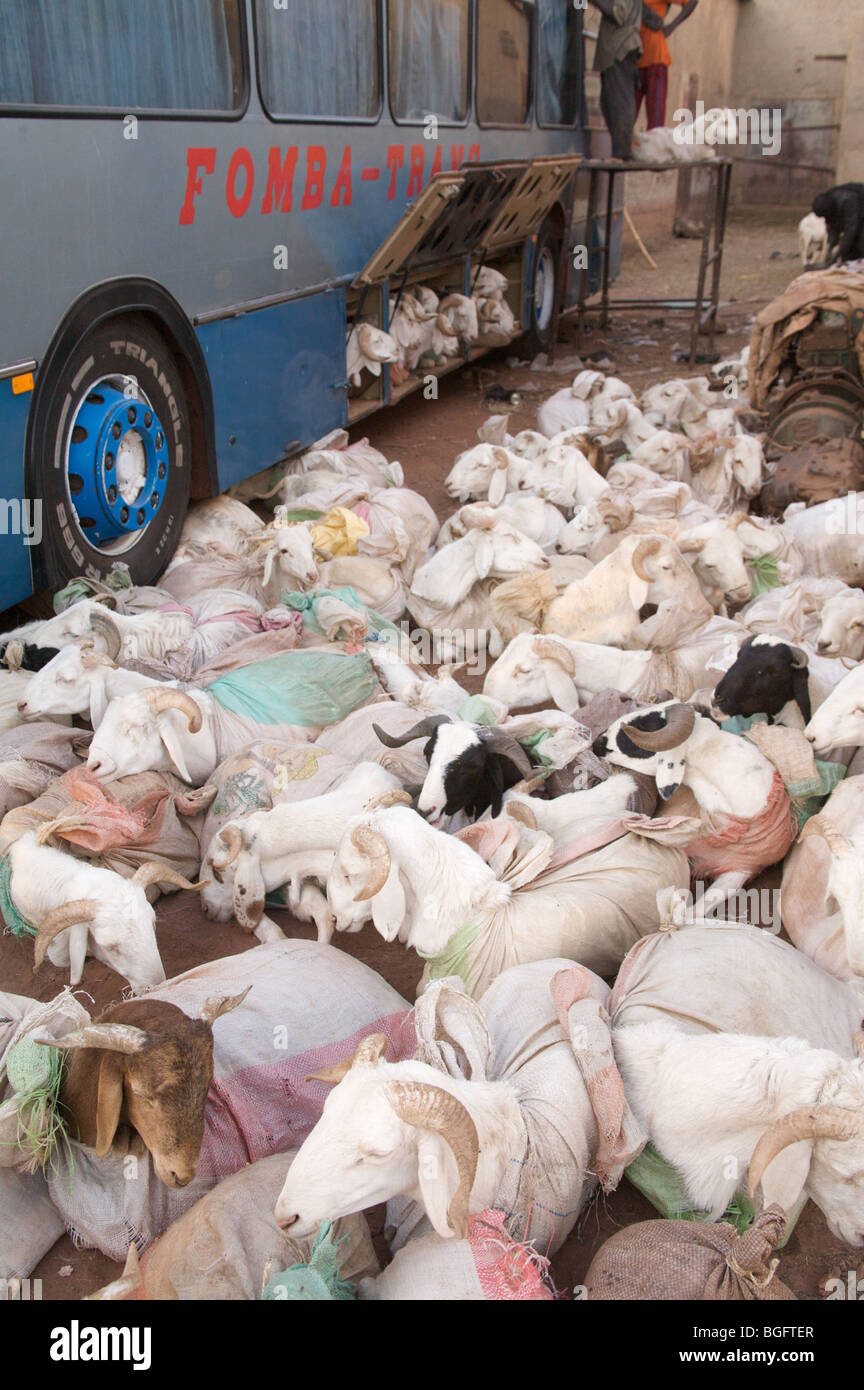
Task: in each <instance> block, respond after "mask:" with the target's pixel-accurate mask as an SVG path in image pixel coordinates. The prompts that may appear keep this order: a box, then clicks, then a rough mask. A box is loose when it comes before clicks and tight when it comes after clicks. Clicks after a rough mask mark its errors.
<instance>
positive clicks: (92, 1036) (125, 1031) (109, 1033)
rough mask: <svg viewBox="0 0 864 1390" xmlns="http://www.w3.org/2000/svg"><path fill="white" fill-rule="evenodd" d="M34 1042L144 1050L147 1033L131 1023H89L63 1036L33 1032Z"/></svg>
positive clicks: (47, 1044) (119, 1050)
mask: <svg viewBox="0 0 864 1390" xmlns="http://www.w3.org/2000/svg"><path fill="white" fill-rule="evenodd" d="M30 1036H31V1037H32V1039H33V1041H34V1042H38V1043H41V1044H42V1046H43V1047H62V1048H69V1049H70V1050H71V1049H74V1048H78V1047H98V1048H102V1049H103V1050H105V1051H108V1052H129V1053H133V1052H143V1051H144V1048H145V1047H146V1046H147V1034H146V1032H145V1031H144V1029H143V1028H135V1027H133V1026H132V1025H131V1024H129V1023H87V1024H85V1026H84V1027H83V1028H77V1029H76V1030H75V1032H74V1033H67V1034H66V1035H65V1037H62V1038H45V1037H39V1036H37V1034H36V1033H31V1034H30Z"/></svg>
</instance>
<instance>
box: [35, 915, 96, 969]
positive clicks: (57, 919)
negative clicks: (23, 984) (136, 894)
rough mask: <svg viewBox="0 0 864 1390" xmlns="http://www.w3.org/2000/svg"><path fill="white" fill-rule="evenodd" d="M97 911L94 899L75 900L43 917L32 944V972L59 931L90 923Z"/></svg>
mask: <svg viewBox="0 0 864 1390" xmlns="http://www.w3.org/2000/svg"><path fill="white" fill-rule="evenodd" d="M98 911H99V902H98V900H97V899H96V898H76V900H75V901H74V902H71V903H64V904H63V906H62V907H55V908H53V909H52V911H51V912H49V913H48V914H47V915H46V916H45V917H43V919H42V921H41V923H40V924H39V930H38V932H37V933H36V940H35V942H34V950H33V969H34V971H35V970H38V969H39V966H40V965H41V964H42V962H43V960H44V959H45V952H46V950H47V949H48V947H49V945H50V944H51V942H52V941H53V940H54V938H55V936H59V935H60V932H61V931H66V930H67V929H68V928H69V927H74V926H76V925H77V923H79V922H92V921H93V918H94V917H95V916H96V913H97V912H98Z"/></svg>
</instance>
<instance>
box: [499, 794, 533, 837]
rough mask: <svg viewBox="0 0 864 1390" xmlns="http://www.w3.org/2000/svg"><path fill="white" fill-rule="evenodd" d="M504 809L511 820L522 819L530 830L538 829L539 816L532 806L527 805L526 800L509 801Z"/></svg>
mask: <svg viewBox="0 0 864 1390" xmlns="http://www.w3.org/2000/svg"><path fill="white" fill-rule="evenodd" d="M504 809H505V811H506V812H507V814H508V816H509V817H510V819H511V820H516V821H521V823H522V824H523V825H527V826H528V829H529V830H536V829H537V817H536V816H535V814H534V812H533V811H532V810H531V807H530V806H526V805H525V804H524V802H522V801H508V802H507V805H506V806H505V807H504Z"/></svg>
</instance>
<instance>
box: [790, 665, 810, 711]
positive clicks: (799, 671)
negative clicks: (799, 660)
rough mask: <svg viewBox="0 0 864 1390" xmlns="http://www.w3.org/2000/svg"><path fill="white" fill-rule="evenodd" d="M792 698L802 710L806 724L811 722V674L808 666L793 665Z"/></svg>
mask: <svg viewBox="0 0 864 1390" xmlns="http://www.w3.org/2000/svg"><path fill="white" fill-rule="evenodd" d="M792 699H793V700H794V701H795V703H796V705H797V706H798V708H799V709H800V711H801V715H802V718H803V720H804V723H805V724H809V723H810V718H811V714H810V675H809V671H808V669H807V667H806V666H793V667H792Z"/></svg>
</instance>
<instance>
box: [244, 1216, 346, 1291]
mask: <svg viewBox="0 0 864 1390" xmlns="http://www.w3.org/2000/svg"><path fill="white" fill-rule="evenodd" d="M347 1240H350V1237H349V1236H343V1238H342V1240H340V1241H335V1240H334V1239H333V1226H332V1223H331V1222H330V1221H322V1222H321V1225H320V1226H319V1227H318V1234H317V1235H316V1237H315V1244H314V1245H313V1246H312V1254H311V1255H310V1257H309V1263H308V1264H305V1265H304V1264H300V1265H290V1266H289V1268H288V1269H283V1271H282V1273H281V1274H274V1276H273V1278H272V1279H271V1280H270V1281H269V1282H268V1283H267V1284H265V1286H264V1292H263V1293H262V1295H261V1297H262V1298H263V1299H264V1300H265V1301H267V1302H270V1301H273V1302H276V1301H278V1302H291V1303H294V1302H307V1303H314V1302H331V1303H332V1302H339V1303H348V1302H354V1301H356V1298H357V1295H356V1293H355V1292H354V1285H353V1284H352V1283H351V1282H350V1281H349V1280H347V1279H340V1278H339V1270H340V1269H341V1268H342V1265H343V1263H344V1260H345V1255H346V1254H347V1253H348V1252H347V1250H346V1251H345V1252H344V1254H343V1253H342V1252H341V1246H342V1245H344V1244H345V1242H346V1241H347Z"/></svg>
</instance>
